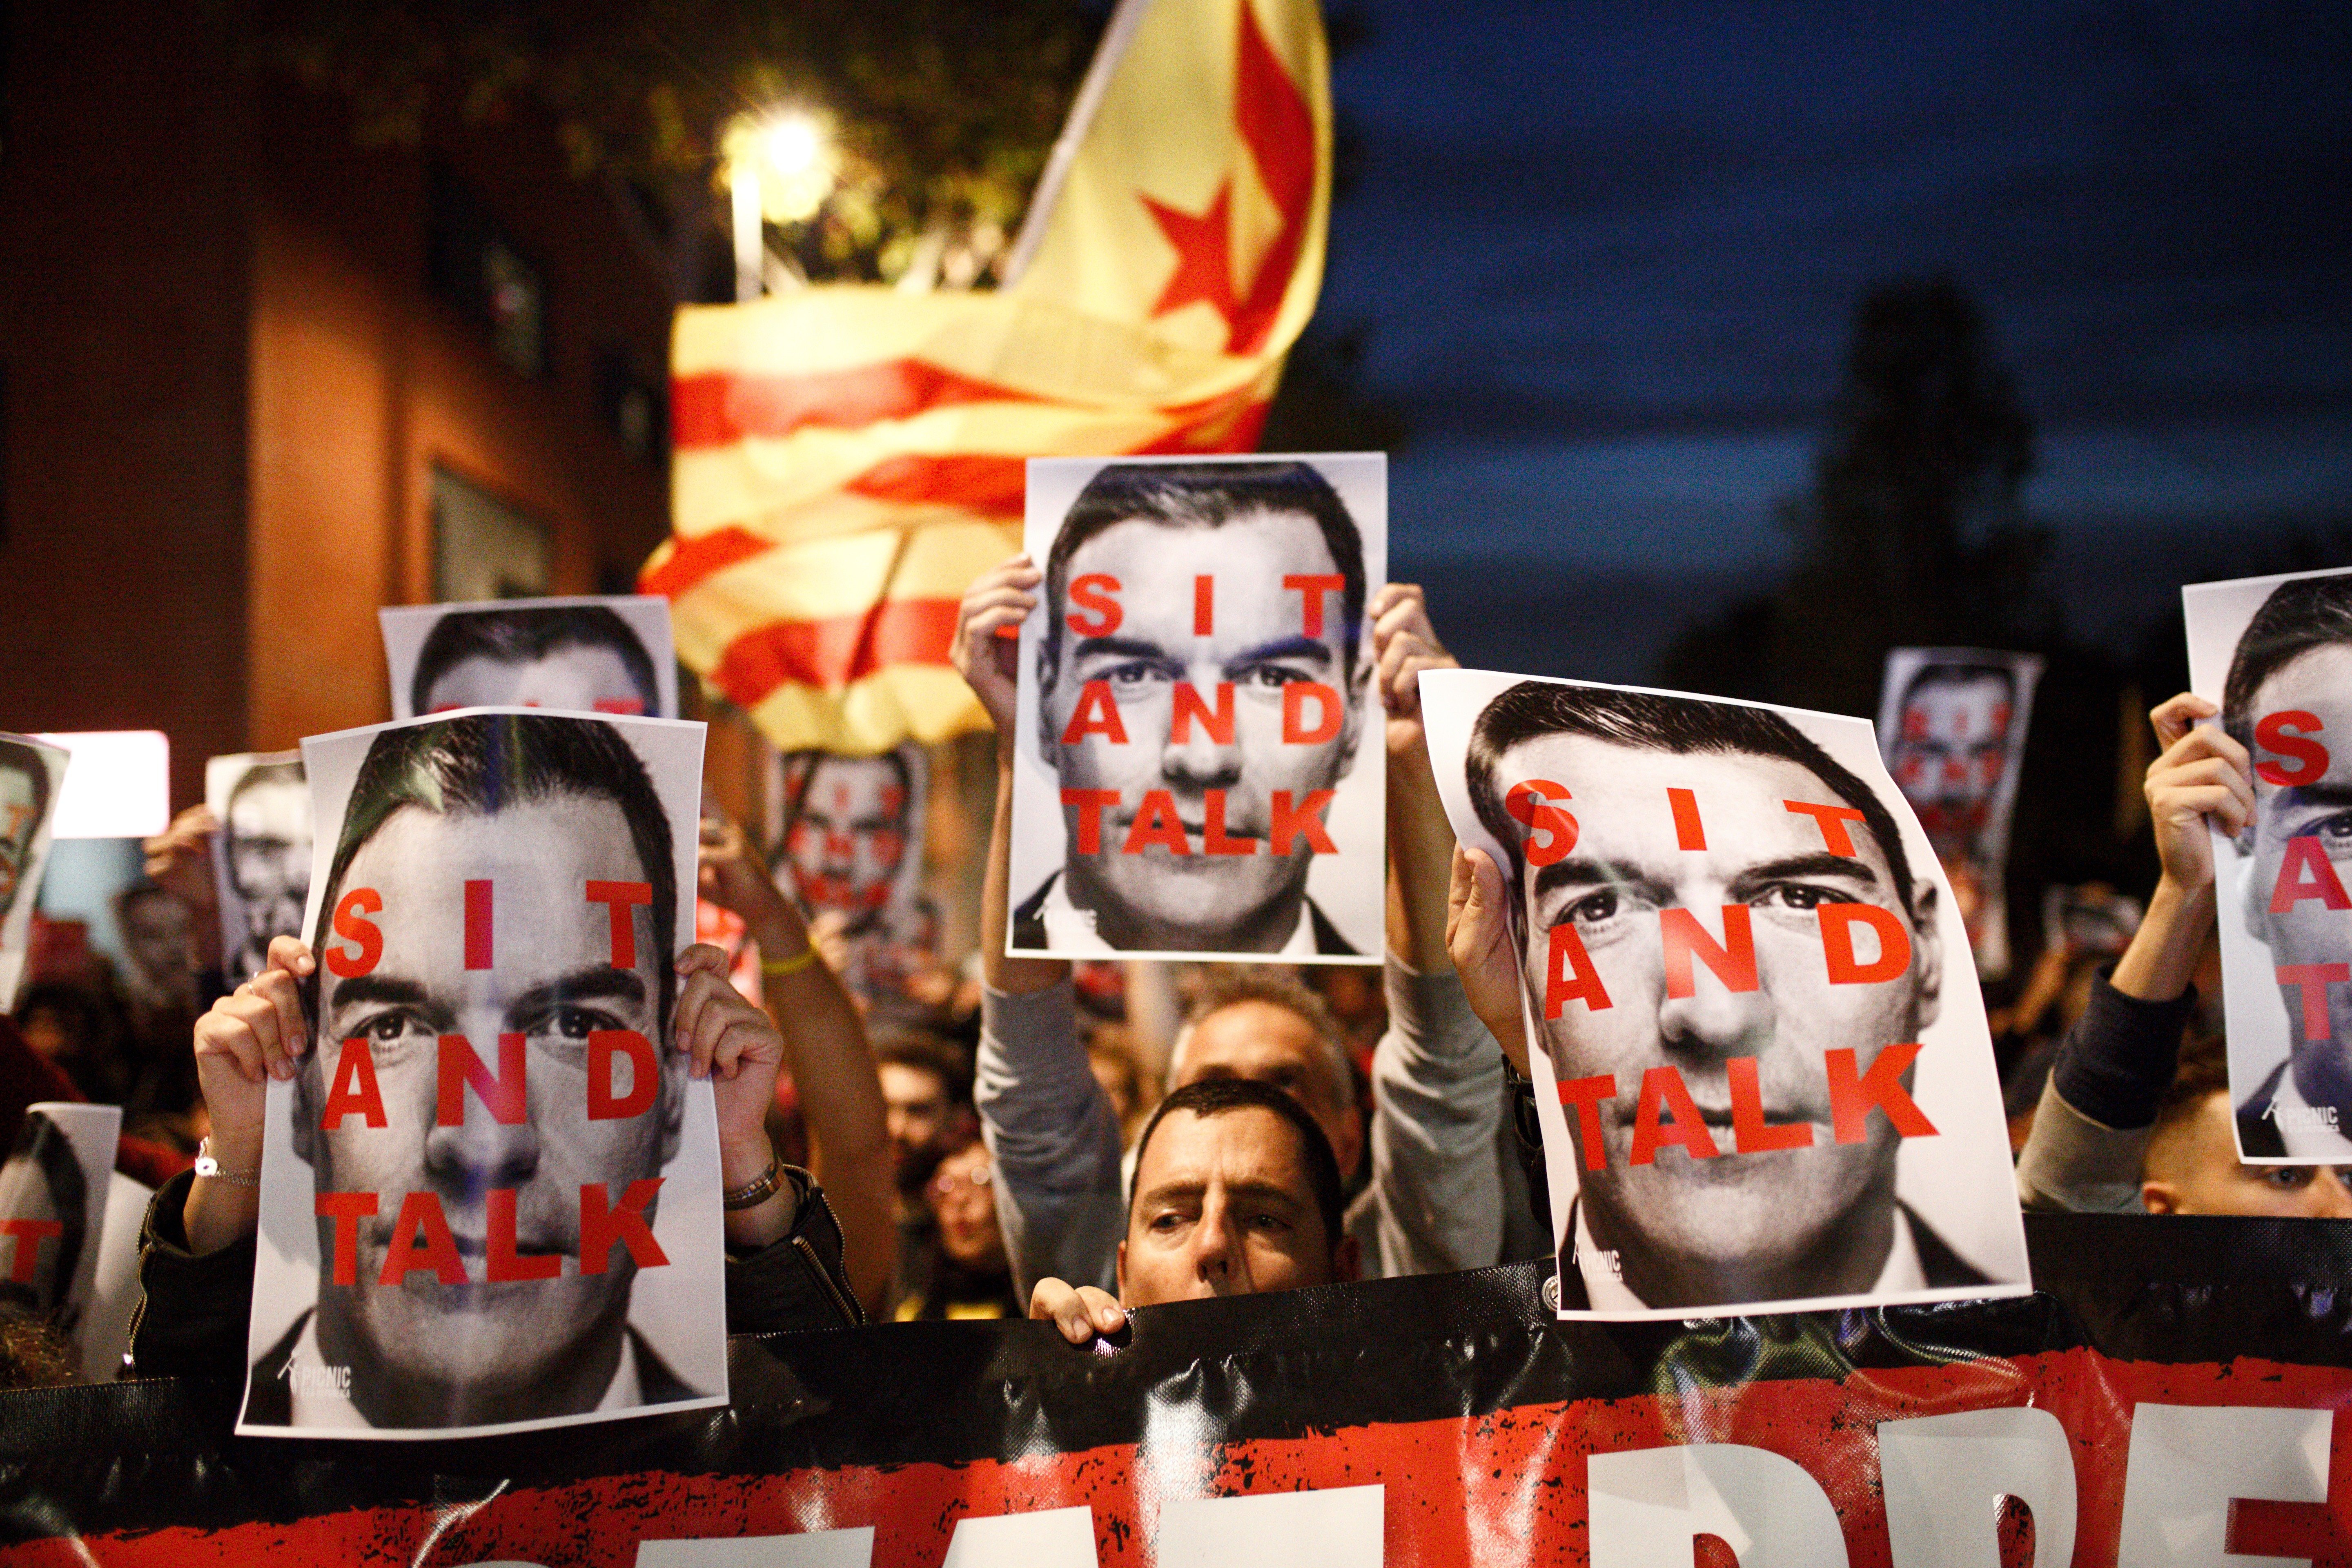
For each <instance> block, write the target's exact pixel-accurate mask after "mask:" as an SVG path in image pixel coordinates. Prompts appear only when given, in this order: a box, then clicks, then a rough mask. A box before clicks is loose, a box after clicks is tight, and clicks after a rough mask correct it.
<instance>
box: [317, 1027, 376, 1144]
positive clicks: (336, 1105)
mask: <svg viewBox="0 0 2352 1568" xmlns="http://www.w3.org/2000/svg"><path fill="white" fill-rule="evenodd" d="M354 1112H356V1113H357V1114H358V1115H359V1116H360V1117H361V1118H362V1120H363V1121H365V1122H366V1123H367V1125H369V1126H370V1127H382V1126H383V1125H384V1116H383V1090H382V1089H378V1088H377V1087H376V1082H375V1051H374V1049H373V1047H370V1046H369V1045H368V1043H367V1037H365V1036H363V1035H354V1036H352V1037H351V1038H350V1039H348V1040H345V1041H344V1042H343V1048H342V1051H341V1054H340V1055H338V1056H337V1057H336V1058H335V1079H334V1081H333V1082H332V1083H331V1084H329V1085H328V1086H327V1104H326V1109H324V1110H321V1111H320V1112H319V1131H321V1132H332V1131H334V1130H335V1129H336V1128H338V1127H341V1125H342V1124H343V1118H344V1117H346V1116H350V1115H352V1114H353V1113H354Z"/></svg>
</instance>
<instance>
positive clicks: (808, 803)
mask: <svg viewBox="0 0 2352 1568" xmlns="http://www.w3.org/2000/svg"><path fill="white" fill-rule="evenodd" d="M899 778H900V774H899V771H898V765H897V763H893V762H892V761H891V760H890V759H889V758H887V757H824V758H820V759H819V760H818V761H817V763H815V765H814V768H813V769H812V770H811V771H810V773H809V778H808V783H807V784H806V785H805V786H804V787H803V790H802V792H801V802H800V809H799V810H798V811H797V812H796V813H794V814H793V820H792V826H789V827H787V828H786V829H785V830H784V856H785V858H786V859H787V860H789V861H790V862H791V864H792V868H793V890H794V891H796V892H797V893H799V895H800V898H801V902H802V903H803V904H804V905H806V906H807V907H808V908H809V909H811V910H840V911H841V912H842V913H844V914H846V915H848V916H850V917H852V920H853V921H855V922H856V924H857V925H861V926H862V925H864V924H866V923H868V922H870V921H872V920H873V919H874V918H875V917H876V916H877V915H879V914H880V913H881V912H882V911H883V910H885V909H887V907H888V906H889V903H890V889H891V884H892V883H893V882H894V881H896V880H897V879H898V868H899V867H900V865H901V864H903V863H904V861H905V860H906V858H907V837H908V826H909V824H908V821H907V812H908V807H909V805H911V804H912V803H910V802H909V801H908V798H907V789H906V786H905V785H904V784H901V783H899Z"/></svg>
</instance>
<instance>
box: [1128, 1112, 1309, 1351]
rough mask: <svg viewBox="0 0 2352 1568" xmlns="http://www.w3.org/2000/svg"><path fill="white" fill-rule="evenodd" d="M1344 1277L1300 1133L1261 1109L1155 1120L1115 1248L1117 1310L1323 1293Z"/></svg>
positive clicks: (1183, 1114) (1184, 1114)
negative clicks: (1265, 1293) (1305, 1289)
mask: <svg viewBox="0 0 2352 1568" xmlns="http://www.w3.org/2000/svg"><path fill="white" fill-rule="evenodd" d="M1344 1272H1346V1270H1345V1268H1344V1266H1343V1261H1342V1258H1341V1256H1340V1254H1339V1249H1338V1248H1337V1247H1335V1243H1334V1238H1333V1237H1328V1236H1326V1235H1325V1234H1324V1232H1323V1216H1322V1214H1321V1212H1320V1211H1319V1210H1318V1208H1317V1207H1316V1204H1315V1186H1314V1184H1313V1183H1312V1182H1311V1181H1310V1180H1309V1179H1308V1177H1307V1157H1306V1151H1305V1150H1304V1149H1302V1148H1301V1147H1300V1146H1299V1136H1298V1130H1297V1128H1296V1127H1293V1126H1292V1125H1291V1124H1290V1123H1289V1122H1287V1121H1284V1120H1283V1119H1282V1118H1281V1117H1279V1116H1277V1115H1276V1114H1275V1113H1274V1112H1273V1111H1271V1110H1265V1109H1263V1108H1261V1107H1258V1106H1244V1107H1242V1108H1240V1109H1238V1110H1228V1111H1225V1112H1224V1113H1223V1114H1222V1115H1217V1116H1205V1117H1204V1116H1197V1115H1194V1114H1193V1113H1192V1111H1189V1110H1176V1111H1171V1112H1169V1113H1168V1114H1167V1115H1165V1116H1163V1117H1161V1118H1160V1125H1159V1126H1158V1127H1157V1128H1155V1129H1153V1131H1152V1133H1151V1138H1150V1142H1147V1143H1146V1144H1145V1145H1144V1147H1143V1157H1142V1159H1141V1160H1139V1162H1138V1163H1137V1164H1136V1167H1135V1202H1134V1204H1133V1205H1132V1206H1131V1207H1130V1208H1129V1211H1128V1217H1127V1238H1126V1239H1125V1240H1124V1241H1121V1242H1120V1243H1119V1244H1118V1299H1119V1300H1121V1301H1124V1302H1125V1303H1126V1304H1127V1305H1129V1306H1130V1307H1150V1306H1155V1305H1157V1304H1159V1303H1160V1302H1162V1301H1185V1300H1194V1299H1196V1298H1199V1297H1202V1296H1246V1295H1249V1294H1251V1293H1253V1292H1255V1291H1259V1290H1287V1289H1292V1288H1293V1287H1296V1286H1301V1285H1328V1284H1329V1283H1331V1282H1332V1281H1333V1280H1334V1279H1339V1278H1341V1277H1342V1275H1343V1273H1344Z"/></svg>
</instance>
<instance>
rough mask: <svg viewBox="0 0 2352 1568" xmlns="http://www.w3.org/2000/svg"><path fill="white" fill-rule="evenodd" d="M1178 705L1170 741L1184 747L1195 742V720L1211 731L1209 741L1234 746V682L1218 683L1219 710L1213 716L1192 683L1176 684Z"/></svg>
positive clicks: (1170, 725) (1170, 723)
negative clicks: (1193, 723)
mask: <svg viewBox="0 0 2352 1568" xmlns="http://www.w3.org/2000/svg"><path fill="white" fill-rule="evenodd" d="M1175 702H1176V706H1175V710H1174V711H1173V712H1172V713H1171V714H1170V715H1169V719H1168V739H1169V741H1170V742H1171V743H1173V744H1175V745H1179V746H1181V745H1183V744H1184V743H1185V742H1189V741H1190V740H1192V721H1193V720H1195V719H1198V720H1199V721H1201V728H1202V729H1203V730H1206V731H1208V732H1209V739H1211V740H1212V741H1214V742H1216V743H1217V744H1219V745H1220V746H1230V745H1232V744H1233V743H1234V683H1233V682H1232V681H1230V680H1220V681H1219V682H1217V708H1216V711H1215V712H1211V711H1210V710H1209V705H1208V704H1207V703H1205V702H1203V701H1202V700H1201V694H1200V692H1199V691H1198V690H1196V689H1194V688H1193V685H1192V682H1191V681H1189V680H1180V681H1178V682H1177V683H1176V698H1175Z"/></svg>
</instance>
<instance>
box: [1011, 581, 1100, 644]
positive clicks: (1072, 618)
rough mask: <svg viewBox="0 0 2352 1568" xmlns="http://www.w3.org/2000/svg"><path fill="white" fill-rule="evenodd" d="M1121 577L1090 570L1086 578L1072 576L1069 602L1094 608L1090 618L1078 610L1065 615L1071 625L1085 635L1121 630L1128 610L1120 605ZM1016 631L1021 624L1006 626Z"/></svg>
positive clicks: (1096, 635) (1081, 635)
mask: <svg viewBox="0 0 2352 1568" xmlns="http://www.w3.org/2000/svg"><path fill="white" fill-rule="evenodd" d="M1070 603H1072V604H1074V605H1077V606H1078V608H1079V609H1083V610H1091V611H1093V612H1094V618H1093V619H1091V620H1089V619H1087V617H1086V616H1081V615H1079V614H1078V613H1077V612H1076V610H1074V611H1072V612H1071V613H1070V614H1069V615H1068V616H1066V617H1065V622H1066V625H1067V626H1069V628H1070V629H1071V630H1072V631H1074V632H1076V633H1077V634H1078V635H1079V636H1080V637H1108V636H1110V634H1111V633H1113V632H1115V631H1117V630H1118V628H1119V623H1120V622H1122V621H1124V620H1125V619H1126V618H1127V612H1126V611H1124V610H1122V609H1120V608H1119V604H1118V578H1116V577H1114V576H1112V575H1111V574H1109V573H1108V572H1089V573H1087V574H1086V575H1085V576H1083V577H1073V578H1072V579H1070ZM1006 629H1007V630H1009V631H1017V630H1018V629H1019V628H1018V627H1007V628H1006Z"/></svg>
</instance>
